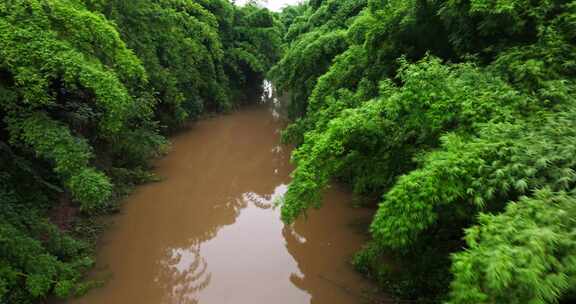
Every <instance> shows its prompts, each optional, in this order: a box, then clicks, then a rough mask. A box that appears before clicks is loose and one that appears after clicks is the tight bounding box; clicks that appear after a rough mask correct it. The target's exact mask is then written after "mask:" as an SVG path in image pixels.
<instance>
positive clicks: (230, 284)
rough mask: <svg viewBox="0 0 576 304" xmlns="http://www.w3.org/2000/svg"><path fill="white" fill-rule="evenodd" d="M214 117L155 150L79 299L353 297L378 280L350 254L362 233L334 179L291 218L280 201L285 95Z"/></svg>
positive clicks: (293, 300)
mask: <svg viewBox="0 0 576 304" xmlns="http://www.w3.org/2000/svg"><path fill="white" fill-rule="evenodd" d="M270 90H271V89H270V85H269V84H268V85H266V90H265V94H264V95H263V96H262V97H261V98H260V100H259V102H257V103H253V104H251V105H247V106H244V107H242V108H241V109H240V110H237V111H235V112H233V113H231V114H227V115H220V116H217V117H213V118H207V119H204V120H202V121H200V122H197V123H195V124H193V126H192V127H191V128H190V129H189V130H187V131H185V132H181V133H179V134H178V135H176V136H174V137H173V138H172V139H171V141H172V148H171V151H170V153H169V154H168V155H167V156H166V157H164V158H162V159H160V160H159V161H157V163H156V166H155V167H156V173H157V174H158V175H159V176H161V177H162V178H163V180H162V181H161V182H157V183H151V184H147V185H144V186H140V187H138V189H137V190H136V191H135V192H134V193H133V194H132V195H131V196H129V197H128V198H127V200H126V202H125V203H124V205H123V207H122V212H121V213H120V214H119V215H117V216H115V217H114V218H113V219H112V220H111V221H112V224H111V227H110V229H108V231H107V232H106V233H105V234H104V235H103V237H102V241H101V242H100V245H99V252H98V255H97V267H96V270H95V274H94V276H98V275H100V276H101V275H103V274H109V279H108V280H107V282H106V284H104V286H103V287H101V288H96V289H93V290H91V291H90V292H89V293H88V294H87V295H85V296H84V297H82V298H79V299H76V300H73V301H70V303H81V304H104V303H105V304H129V303H138V304H164V303H165V304H187V303H200V304H227V303H234V304H244V303H246V304H259V303H263V304H264V303H273V304H283V303H287V304H288V303H289V304H298V303H314V304H339V303H342V304H350V303H361V302H362V301H361V299H360V298H361V296H362V294H363V293H364V291H365V290H366V289H367V288H370V286H371V285H370V284H369V283H368V282H367V281H365V280H364V279H363V278H362V277H361V276H360V275H359V274H358V273H356V272H355V271H354V270H353V268H352V266H351V265H350V263H349V261H350V258H351V256H352V254H353V253H354V252H355V251H356V250H357V249H359V248H360V247H361V245H362V244H363V243H364V242H365V236H364V235H363V234H362V233H360V232H358V229H355V228H354V223H357V222H362V221H364V222H366V221H368V220H369V218H370V216H371V213H370V211H367V210H363V209H357V208H352V207H351V206H350V201H351V197H350V195H349V193H348V192H347V191H345V190H344V189H341V188H340V187H338V186H333V187H331V188H330V189H329V190H328V191H327V193H326V195H325V202H324V204H325V206H324V207H323V208H322V209H320V210H314V211H311V212H309V216H308V218H307V219H300V220H298V221H297V222H296V223H294V224H293V225H289V226H286V225H284V224H283V223H282V221H281V220H280V215H279V210H278V208H275V207H274V206H275V204H274V203H275V201H276V200H277V199H278V198H280V197H281V196H282V194H284V193H285V192H286V189H287V184H288V183H289V181H290V176H289V175H290V172H291V171H292V169H293V167H292V166H291V165H290V162H289V158H290V152H291V149H290V148H289V147H287V146H283V145H281V144H280V139H279V133H280V131H281V129H282V128H283V127H284V126H285V122H284V121H283V119H282V115H280V113H279V112H280V108H281V107H280V104H281V103H280V102H279V100H278V98H276V97H275V96H274V94H272V93H271V91H270Z"/></svg>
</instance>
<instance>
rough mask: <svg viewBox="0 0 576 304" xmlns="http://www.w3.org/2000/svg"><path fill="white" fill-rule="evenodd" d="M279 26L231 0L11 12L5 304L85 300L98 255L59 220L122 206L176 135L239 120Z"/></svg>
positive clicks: (273, 50) (2, 141) (3, 24)
mask: <svg viewBox="0 0 576 304" xmlns="http://www.w3.org/2000/svg"><path fill="white" fill-rule="evenodd" d="M277 23H278V21H277V20H276V17H275V16H274V15H273V14H272V13H271V12H269V11H268V10H266V9H264V8H262V7H260V6H257V5H256V4H251V5H247V6H244V7H237V6H234V5H233V4H232V3H231V2H230V1H227V0H197V1H193V0H187V1H176V0H162V1H156V0H143V1H120V0H51V1H46V0H31V1H29V0H25V1H24V0H13V1H12V0H11V1H2V3H0V118H1V119H0V150H1V151H2V152H1V154H0V302H1V303H30V302H33V301H35V300H38V299H42V298H45V297H47V296H49V295H53V294H54V295H57V296H60V297H66V296H69V295H72V294H76V293H81V292H82V291H83V290H85V289H86V287H87V286H88V285H87V284H86V283H83V282H82V281H81V276H82V274H83V272H84V271H85V270H86V269H88V268H89V267H90V266H91V264H92V260H91V258H90V255H91V254H90V251H91V246H90V245H89V242H86V241H84V239H85V237H84V235H82V233H79V232H78V231H74V230H70V228H62V227H59V225H58V223H57V222H55V221H54V219H53V216H52V214H54V213H57V212H58V210H59V208H68V207H70V206H71V207H70V208H78V209H79V210H80V212H82V213H83V214H85V215H90V214H99V213H102V212H104V211H106V210H109V209H112V208H114V204H115V203H114V202H115V201H116V200H117V199H118V197H119V196H121V195H122V194H123V193H125V192H126V188H127V187H128V186H129V185H131V184H134V183H135V182H138V181H142V180H145V179H147V178H148V177H149V176H150V175H149V174H148V173H146V170H147V169H148V167H149V165H148V162H149V161H150V160H151V159H152V158H153V157H154V156H156V155H159V153H161V152H162V151H163V150H164V147H165V146H166V145H167V141H166V139H165V138H164V134H166V132H167V131H169V130H172V129H175V128H177V127H179V126H182V125H183V124H184V123H185V122H186V121H189V120H191V119H196V118H198V117H199V116H200V115H201V114H203V113H205V112H206V111H227V110H230V109H232V108H233V107H234V106H235V105H236V103H237V102H238V101H239V100H241V96H240V95H241V93H242V92H244V91H246V90H247V88H248V87H249V86H251V85H253V84H254V83H256V82H258V81H259V80H261V79H262V78H263V77H264V73H265V72H266V71H267V70H268V69H269V67H270V66H271V65H272V64H273V63H274V62H275V60H276V58H277V56H278V53H279V48H280V43H281V37H280V32H279V28H278V27H277ZM70 202H72V203H70Z"/></svg>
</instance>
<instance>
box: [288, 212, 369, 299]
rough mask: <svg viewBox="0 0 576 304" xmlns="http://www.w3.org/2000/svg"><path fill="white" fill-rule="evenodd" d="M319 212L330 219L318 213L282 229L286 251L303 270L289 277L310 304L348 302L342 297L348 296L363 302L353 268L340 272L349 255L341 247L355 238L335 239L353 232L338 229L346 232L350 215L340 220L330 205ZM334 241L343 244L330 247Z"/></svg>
mask: <svg viewBox="0 0 576 304" xmlns="http://www.w3.org/2000/svg"><path fill="white" fill-rule="evenodd" d="M333 203H338V204H343V203H344V202H341V201H338V202H333ZM320 212H322V213H324V214H330V216H323V215H322V214H320V213H316V214H314V215H311V217H313V218H310V219H307V220H303V219H300V220H298V221H296V222H295V223H294V224H292V225H290V226H285V227H284V229H283V230H282V235H283V236H284V239H285V240H286V248H287V249H288V252H289V253H290V254H291V255H292V257H293V258H294V260H295V261H296V263H297V264H298V269H299V270H300V273H293V274H292V275H291V276H290V281H291V282H292V284H294V286H296V287H298V288H299V289H301V290H303V291H305V292H307V293H308V294H309V295H310V296H311V299H310V303H311V304H319V303H323V304H324V303H333V302H334V301H335V299H339V300H340V301H343V302H346V299H343V298H342V296H345V295H348V296H350V298H354V299H360V298H361V297H362V292H361V290H358V288H359V286H358V285H356V281H354V280H355V279H356V277H354V276H355V275H356V274H354V272H353V271H352V269H351V268H350V272H349V273H347V272H346V271H344V272H342V271H341V270H342V269H338V270H337V268H338V267H345V265H346V262H347V261H346V259H347V256H346V254H345V253H343V250H345V249H344V248H342V247H340V246H341V245H342V244H344V243H348V242H350V241H352V239H346V237H344V239H342V238H334V237H333V236H334V234H340V233H350V232H349V231H348V232H346V231H343V230H342V229H337V228H335V227H344V228H343V229H346V227H347V224H349V222H348V220H350V215H348V216H345V217H343V218H339V219H338V215H336V214H335V211H334V210H331V208H330V206H325V209H323V210H322V211H320ZM342 236H344V235H342ZM332 241H334V242H337V243H340V245H339V244H334V243H330V245H328V244H329V242H332ZM345 246H346V245H345ZM351 253H352V252H351ZM350 267H351V266H350Z"/></svg>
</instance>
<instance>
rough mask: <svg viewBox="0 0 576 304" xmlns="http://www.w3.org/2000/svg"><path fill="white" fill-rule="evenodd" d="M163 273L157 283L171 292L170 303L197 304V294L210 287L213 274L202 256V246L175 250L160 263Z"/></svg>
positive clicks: (167, 293) (169, 293)
mask: <svg viewBox="0 0 576 304" xmlns="http://www.w3.org/2000/svg"><path fill="white" fill-rule="evenodd" d="M160 263H161V264H162V266H163V267H162V268H161V272H160V274H159V275H158V277H157V278H156V280H155V281H156V283H157V284H159V285H162V287H163V289H165V290H167V291H169V292H166V293H165V294H166V295H167V296H169V298H170V299H166V300H165V301H164V302H168V303H197V302H198V300H197V299H196V294H197V293H198V292H199V291H201V290H202V289H204V288H206V287H208V285H210V281H211V278H212V276H211V274H210V273H209V272H208V263H207V262H206V260H205V259H204V258H202V256H200V246H195V247H191V248H188V249H173V250H172V252H171V256H170V257H169V258H168V259H165V260H162V261H160Z"/></svg>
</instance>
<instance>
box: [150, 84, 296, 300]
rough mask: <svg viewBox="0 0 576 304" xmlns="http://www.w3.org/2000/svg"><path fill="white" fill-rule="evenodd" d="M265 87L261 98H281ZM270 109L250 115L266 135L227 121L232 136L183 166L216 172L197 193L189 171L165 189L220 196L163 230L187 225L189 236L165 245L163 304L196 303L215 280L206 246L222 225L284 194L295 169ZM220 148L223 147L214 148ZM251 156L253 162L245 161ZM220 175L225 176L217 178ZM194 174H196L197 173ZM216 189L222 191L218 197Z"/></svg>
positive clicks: (176, 231) (160, 277)
mask: <svg viewBox="0 0 576 304" xmlns="http://www.w3.org/2000/svg"><path fill="white" fill-rule="evenodd" d="M265 89H266V90H267V88H265ZM266 90H265V93H261V92H262V91H260V94H263V95H266V96H267V97H266V98H263V99H261V100H262V101H263V102H266V103H268V104H271V103H270V102H271V101H274V100H276V99H275V98H273V97H272V95H269V94H272V93H270V92H268V91H266ZM263 110H264V111H266V110H267V109H263ZM265 113H266V112H255V114H254V117H249V118H250V123H251V124H252V123H254V121H257V122H258V123H257V124H255V126H254V129H255V130H262V133H261V134H260V133H255V134H237V133H236V132H235V131H236V129H235V127H236V125H235V124H234V123H230V122H228V123H227V124H225V125H224V127H222V128H225V130H224V131H222V132H224V133H225V134H224V136H227V137H226V138H227V140H220V141H223V142H218V143H215V142H211V141H209V142H207V143H205V144H206V145H207V146H205V147H203V148H201V149H200V150H201V151H196V152H195V153H201V155H200V156H199V157H198V158H194V161H196V162H198V163H197V164H196V163H183V164H182V165H185V166H190V167H194V166H195V165H196V166H200V167H202V168H203V169H205V170H206V171H205V172H203V174H204V175H205V176H211V178H210V179H204V178H201V179H198V180H196V181H195V182H196V184H195V186H194V190H193V192H190V191H191V190H190V181H189V180H188V176H187V173H186V172H184V173H179V174H182V175H181V176H177V177H176V178H177V179H178V180H177V181H175V182H173V183H172V184H171V185H170V187H168V188H166V189H164V191H166V193H164V194H165V195H170V193H173V192H177V193H178V194H179V196H180V197H185V196H187V195H189V196H191V197H193V198H195V199H203V198H206V199H207V200H210V199H213V198H214V197H220V198H221V199H219V201H217V202H214V203H210V202H208V201H204V202H198V203H195V205H194V209H193V210H194V212H193V213H192V214H190V215H189V217H184V218H185V221H183V220H182V217H180V216H176V217H175V218H174V221H175V222H174V223H169V224H168V225H166V227H163V230H164V231H163V233H167V234H170V235H182V234H183V231H182V230H181V229H186V231H184V233H185V236H186V237H184V238H181V237H180V238H179V237H174V238H170V239H167V240H165V242H166V243H165V244H163V245H162V246H163V248H164V249H163V251H162V255H161V258H160V261H159V266H160V267H159V270H158V273H157V275H156V277H155V283H156V285H157V286H158V287H160V288H161V289H162V290H163V294H165V295H166V297H167V298H165V299H163V303H197V302H198V295H199V293H200V292H201V291H202V290H203V289H205V288H206V287H208V286H209V284H210V282H211V279H212V277H211V273H210V269H209V265H208V262H207V259H206V258H207V257H202V252H201V245H202V244H203V243H205V242H207V241H209V240H211V239H213V238H215V237H216V236H217V234H218V232H219V231H220V229H222V228H223V227H226V226H229V225H232V224H234V223H235V222H236V219H237V218H238V216H239V215H240V212H241V211H242V209H244V208H246V207H247V206H249V205H252V204H253V205H254V206H256V207H258V208H261V209H270V208H272V207H273V206H274V203H275V200H276V199H277V198H278V197H280V196H281V195H283V194H284V193H285V191H286V185H284V182H285V181H286V179H287V177H288V174H289V172H290V171H291V167H290V165H289V162H288V158H289V151H288V150H287V149H282V148H281V147H280V146H279V145H278V141H279V138H278V136H277V134H274V133H273V132H271V131H270V128H271V127H278V128H279V127H280V126H279V124H278V122H277V118H274V117H270V116H267V115H266V114H265ZM245 115H247V114H245ZM247 118H248V117H245V116H241V118H240V120H239V121H238V122H235V123H243V122H244V121H248V120H247ZM251 128H252V127H251ZM246 136H248V138H245V137H246ZM254 136H257V137H258V140H257V141H256V143H257V144H258V145H257V146H250V145H249V142H250V137H254ZM246 140H248V143H247V142H246ZM216 148H217V149H218V151H215V149H216ZM226 151H227V152H226ZM222 154H225V155H222ZM184 157H185V156H184ZM230 157H233V159H232V160H236V162H231V160H230V159H226V160H225V161H222V159H223V158H230ZM247 159H249V160H250V162H249V163H246V162H245V160H247ZM178 172H180V171H178ZM178 172H177V173H178ZM216 177H218V178H221V180H216ZM194 178H195V175H193V176H192V179H194ZM278 185H280V186H278ZM214 193H217V194H218V195H216V196H214Z"/></svg>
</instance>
